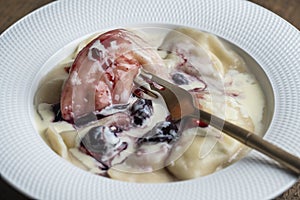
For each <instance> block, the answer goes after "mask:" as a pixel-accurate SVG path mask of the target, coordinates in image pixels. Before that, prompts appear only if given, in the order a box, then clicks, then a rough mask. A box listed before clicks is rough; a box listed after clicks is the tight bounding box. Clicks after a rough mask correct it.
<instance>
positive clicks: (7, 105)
mask: <svg viewBox="0 0 300 200" xmlns="http://www.w3.org/2000/svg"><path fill="white" fill-rule="evenodd" d="M146 23H148V24H149V23H150V24H151V23H156V24H157V23H158V24H161V23H168V24H177V25H184V26H190V27H195V28H198V29H201V30H204V31H208V32H210V33H213V34H217V35H219V36H221V37H223V38H225V39H227V40H228V41H230V42H233V43H235V44H236V45H238V46H239V47H241V48H242V49H244V50H245V51H246V52H248V53H249V54H250V55H251V56H252V57H254V58H255V59H256V61H257V62H258V63H259V64H260V65H261V66H262V67H263V69H264V71H265V72H266V74H267V76H268V77H269V78H270V82H271V84H272V87H273V89H274V95H275V112H274V118H273V120H272V123H271V126H270V128H269V130H268V132H267V134H266V135H265V139H267V140H269V141H271V142H273V143H274V144H276V145H279V146H280V147H282V148H284V149H286V150H287V151H289V152H291V153H293V154H295V155H297V156H300V145H299V144H300V137H299V128H300V126H299V123H300V101H299V99H300V89H299V82H300V74H299V71H300V66H299V63H300V62H299V61H300V34H299V31H298V30H297V29H296V28H294V27H292V26H291V25H290V24H288V23H287V22H286V21H284V20H282V19H281V18H280V17H278V16H276V15H274V14H273V13H271V12H269V11H267V10H265V9H263V8H261V7H258V6H256V5H254V4H252V3H249V2H247V1H237V0H231V1H229V0H228V1H224V0H202V1H199V0H189V1H181V0H168V1H159V0H153V1H149V0H133V1H118V0H110V1H99V0H90V1H86V0H77V1H73V0H64V1H57V2H54V3H51V4H50V5H48V6H45V7H43V8H41V9H39V10H37V11H36V12H34V13H32V14H30V15H29V16H27V17H25V18H24V19H22V20H21V21H19V22H18V23H16V24H15V25H14V26H12V27H11V28H9V29H8V30H7V31H5V32H4V33H3V34H2V35H1V43H0V44H1V49H0V60H1V63H0V67H1V74H0V80H1V84H0V87H1V90H0V95H1V99H0V107H1V116H2V117H1V120H0V130H1V137H0V146H1V154H0V168H1V176H3V177H4V178H5V179H6V180H8V181H9V182H10V183H12V184H13V185H14V186H15V187H17V188H18V189H20V190H21V191H23V192H25V193H26V194H28V195H30V196H32V197H35V198H38V199H174V200H175V199H269V198H272V197H275V196H277V195H279V194H280V193H282V192H283V191H285V190H286V189H288V188H289V187H291V185H292V184H293V183H295V181H296V180H297V177H296V176H293V175H291V174H289V173H287V172H286V171H284V170H282V169H280V168H279V167H276V165H275V164H273V161H272V160H270V159H268V158H267V157H265V156H263V155H261V154H259V153H257V152H251V153H250V154H249V155H248V156H247V157H246V158H244V159H242V160H241V161H239V162H238V163H236V164H234V165H232V166H230V167H228V168H226V169H224V170H221V171H219V172H217V173H214V174H212V175H209V176H206V177H203V178H199V179H195V180H189V181H183V182H176V183H170V184H136V183H126V182H120V181H114V180H110V179H106V178H102V177H99V176H95V175H93V174H90V173H87V172H84V171H82V170H80V169H79V168H76V167H74V166H73V165H71V164H69V163H68V162H67V161H65V160H63V159H61V158H60V157H58V156H57V155H56V154H55V153H54V152H53V151H52V150H50V148H49V147H48V146H47V145H46V144H45V143H44V142H43V141H42V139H41V137H40V136H39V135H38V133H37V132H36V131H35V129H34V126H33V124H32V121H31V119H30V116H31V114H30V112H31V110H30V109H29V108H30V106H29V105H30V104H32V102H31V100H32V96H31V95H28V94H29V92H28V91H31V89H32V88H34V85H33V83H32V80H33V79H35V77H36V74H37V73H38V72H39V71H40V68H41V66H43V65H44V63H45V62H46V61H47V60H48V59H49V58H50V57H51V56H52V55H53V54H55V53H56V52H57V51H58V50H60V49H61V48H62V47H64V46H65V45H67V44H68V43H70V42H72V41H74V40H76V39H78V38H80V37H82V36H85V35H87V34H90V33H93V32H96V31H99V30H103V29H109V28H111V27H118V26H127V25H134V24H146Z"/></svg>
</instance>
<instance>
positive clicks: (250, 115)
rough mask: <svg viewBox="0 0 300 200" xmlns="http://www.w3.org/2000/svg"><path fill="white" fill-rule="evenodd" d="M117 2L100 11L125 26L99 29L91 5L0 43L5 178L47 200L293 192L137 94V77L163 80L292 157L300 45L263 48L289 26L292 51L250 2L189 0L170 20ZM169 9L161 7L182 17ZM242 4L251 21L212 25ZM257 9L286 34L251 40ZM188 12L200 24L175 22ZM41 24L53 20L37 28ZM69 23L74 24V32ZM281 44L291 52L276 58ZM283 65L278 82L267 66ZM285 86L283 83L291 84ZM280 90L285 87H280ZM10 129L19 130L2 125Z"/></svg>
mask: <svg viewBox="0 0 300 200" xmlns="http://www.w3.org/2000/svg"><path fill="white" fill-rule="evenodd" d="M114 3H116V2H110V3H109V4H107V6H108V5H109V7H108V8H113V7H114V8H118V9H121V8H122V7H123V6H125V7H126V8H128V9H126V12H125V17H124V18H121V17H116V19H114V18H113V17H111V16H118V15H110V17H108V18H103V21H102V22H101V23H99V22H96V21H97V20H98V17H96V16H99V13H101V12H100V11H99V10H97V9H95V8H99V4H100V3H99V2H97V1H93V2H91V4H87V3H86V2H84V1H82V2H80V3H79V4H75V3H73V2H72V1H65V2H55V3H53V4H50V5H49V6H47V7H46V8H47V9H44V10H43V9H42V10H40V11H37V12H36V13H35V14H33V15H32V16H29V17H27V18H25V19H24V20H23V21H21V22H20V23H19V25H18V24H17V25H15V26H14V27H12V28H11V29H10V30H8V31H7V32H5V34H3V36H2V38H3V41H4V42H5V44H6V45H7V46H8V47H9V48H11V49H12V51H7V52H6V53H5V54H2V55H5V59H4V63H5V65H10V66H16V70H17V71H18V73H15V71H13V70H11V69H7V68H3V69H4V71H5V74H6V75H5V76H4V75H3V81H4V85H5V89H3V90H2V91H3V93H2V94H3V95H4V94H5V95H6V97H5V99H4V98H1V100H2V99H3V102H2V105H5V107H4V106H3V110H4V112H5V113H6V116H7V118H6V119H4V120H3V121H2V122H1V123H3V126H2V127H6V129H7V130H8V131H7V134H5V135H4V137H3V138H2V139H3V140H4V138H5V141H6V144H5V142H4V141H3V143H4V144H5V145H4V148H5V150H8V151H4V154H3V155H2V158H3V159H2V161H1V166H3V174H4V176H5V178H6V179H7V180H8V181H10V182H12V183H13V184H14V185H15V186H16V187H17V188H20V189H21V190H23V191H25V192H26V193H27V194H28V195H31V196H33V197H36V198H43V199H44V198H49V199H55V198H74V199H76V198H91V199H92V198H98V197H103V198H107V199H116V198H117V199H118V198H121V197H124V196H125V198H136V197H137V196H138V197H143V198H144V197H145V198H149V199H150V198H151V199H153V198H158V199H162V198H167V197H168V198H170V197H172V198H175V199H176V198H179V199H180V198H182V197H183V196H185V197H186V196H188V195H193V196H197V197H199V198H200V197H202V198H221V197H222V198H224V197H225V196H226V195H227V196H228V195H229V194H226V191H231V193H230V197H232V198H234V199H240V198H242V197H249V196H251V195H252V196H251V197H253V199H255V198H268V197H270V196H271V197H274V195H276V192H278V191H279V190H278V189H279V188H281V190H280V191H282V190H283V189H285V188H286V187H288V186H290V185H291V184H292V183H294V182H295V180H296V178H297V177H295V176H294V175H292V174H290V173H288V172H286V171H285V170H283V169H281V168H280V167H279V166H278V165H277V164H276V163H275V162H273V161H272V160H270V159H269V158H267V157H266V156H264V155H262V154H259V153H258V152H254V151H251V152H250V153H249V149H248V148H247V147H245V146H244V145H243V144H241V143H239V142H238V141H236V140H234V139H233V138H231V137H229V136H227V135H226V134H223V133H222V132H220V131H218V130H216V129H215V128H214V127H211V126H210V125H209V124H207V123H203V122H202V121H200V120H199V119H195V118H194V119H192V118H189V119H187V120H184V121H180V122H173V121H172V120H170V117H169V115H170V114H169V111H168V109H167V106H166V104H165V102H164V100H163V98H162V97H161V96H160V95H159V94H158V93H154V94H155V95H151V94H149V93H146V92H145V90H143V87H147V84H148V83H147V81H146V80H145V79H143V78H141V76H140V74H141V70H146V71H148V72H150V73H152V74H154V75H156V76H159V77H162V78H163V79H164V80H166V81H168V82H170V83H172V84H174V85H177V86H179V87H181V88H183V89H185V90H187V91H189V92H190V94H191V95H192V96H193V98H194V100H195V104H196V106H197V107H198V108H200V109H203V110H205V111H208V112H210V113H213V114H214V115H216V116H218V117H221V118H224V119H226V120H227V121H230V122H232V123H234V124H236V125H238V126H240V127H243V128H244V129H247V130H249V131H251V132H254V133H255V134H257V135H260V136H262V137H264V138H265V139H267V140H269V141H271V142H273V143H275V144H277V145H278V146H280V147H282V148H285V149H287V150H289V151H290V152H292V153H294V154H295V155H297V152H299V151H298V150H297V148H298V149H299V147H297V141H298V140H299V139H298V138H297V137H296V135H295V133H294V132H293V131H292V127H295V126H296V124H297V123H296V122H297V119H298V118H299V116H298V115H297V116H294V115H292V113H293V112H294V111H295V109H296V110H297V109H298V107H297V106H296V105H297V104H298V101H297V100H296V99H297V95H298V94H299V91H298V90H297V88H296V87H293V86H294V85H295V83H296V82H295V81H297V79H299V76H298V75H297V73H294V72H295V70H296V68H295V66H296V65H294V64H295V63H296V61H297V56H298V54H297V53H296V51H295V49H297V48H296V47H295V46H297V44H298V43H297V42H294V43H293V44H292V45H286V44H285V43H286V42H287V40H280V41H281V42H280V44H276V45H277V46H275V44H274V43H273V42H272V41H273V40H275V39H276V38H278V37H282V35H280V33H281V32H282V34H283V32H284V30H286V29H288V30H290V32H291V35H292V36H291V38H292V40H299V37H296V36H294V35H296V33H295V30H293V29H292V28H291V27H289V26H288V25H285V22H283V21H282V20H281V19H280V18H278V17H276V16H274V15H272V14H270V13H268V12H265V11H264V10H261V9H260V8H257V7H255V6H253V5H252V4H250V3H246V2H239V3H237V2H235V3H232V2H231V3H232V4H230V3H224V2H222V3H221V2H220V1H212V2H211V3H205V2H198V4H199V10H195V9H192V8H190V7H189V8H185V9H188V10H191V11H192V12H191V13H189V14H185V15H182V16H183V17H182V18H180V19H178V20H179V21H176V20H177V19H176V18H173V17H172V16H171V15H170V14H168V13H169V12H158V11H155V9H154V8H158V6H159V4H156V3H153V4H151V5H153V7H152V6H151V7H147V4H146V2H140V3H137V4H134V3H132V8H129V7H128V6H129V5H127V4H126V5H123V6H122V5H119V4H118V5H115V4H114ZM194 3H196V2H194ZM120 4H122V3H120ZM177 4H178V5H177ZM179 4H181V3H180V2H176V6H175V5H174V6H172V7H170V8H168V6H170V2H166V3H162V5H161V6H162V8H164V9H167V10H169V9H171V8H172V9H171V10H172V11H171V10H170V13H172V12H173V11H174V10H175V11H176V12H179V13H181V12H182V10H180V9H179V7H180V6H179ZM200 4H201V5H202V7H201V6H200ZM219 5H222V6H221V7H219ZM228 5H230V8H229V7H227V6H228ZM240 5H243V6H244V8H245V10H249V16H248V15H246V14H240V15H241V16H242V15H243V17H244V18H243V19H242V20H243V22H244V23H243V25H242V26H238V25H237V24H239V23H237V22H233V21H230V20H225V21H224V20H223V21H222V17H221V16H228V15H227V14H228V10H231V9H233V10H238V7H239V6H240ZM102 6H103V5H102ZM139 6H140V7H142V8H143V9H145V12H144V13H152V14H153V13H156V14H157V15H152V14H151V15H149V16H148V15H147V16H145V17H143V18H138V17H133V16H131V15H133V14H134V13H136V12H130V11H129V10H132V9H133V10H134V9H138V8H139ZM189 6H191V5H189ZM79 8H84V9H88V10H89V11H90V12H88V13H87V12H83V11H81V10H80V9H79ZM197 8H198V7H197ZM214 8H218V9H217V11H214V13H215V15H213V16H211V15H210V14H208V13H206V12H205V11H207V10H211V9H212V10H215V9H214ZM78 9H79V10H78ZM101 9H104V8H103V7H102V8H101ZM62 10H64V11H65V12H64V14H63V15H64V16H66V18H64V19H63V20H62V21H59V20H57V19H58V17H59V16H57V17H55V16H56V15H54V14H53V13H62V12H61V11H62ZM75 11H76V12H75ZM106 12H107V13H108V12H109V11H107V10H106ZM111 12H116V11H111ZM255 12H258V13H261V14H260V16H261V17H262V18H265V19H267V20H270V19H272V20H277V21H278V23H282V30H281V32H279V33H278V34H277V35H276V34H275V35H274V36H272V37H267V36H268V34H266V35H263V34H262V33H259V34H258V33H257V32H258V30H255V27H256V28H257V27H259V26H258V25H255V24H253V22H254V21H255V22H256V23H258V22H257V21H259V20H258V19H256V18H255V19H251V16H252V15H253V13H255ZM74 13H81V15H82V18H79V16H81V15H77V14H76V15H75V14H74ZM159 13H160V14H159ZM162 13H163V14H162ZM196 13H206V14H203V19H199V18H198V17H196V18H197V20H196V18H195V19H194V20H191V21H189V20H188V19H190V18H189V17H184V16H191V17H195V16H197V14H196ZM238 13H240V12H238ZM160 15H161V18H156V17H155V16H160ZM45 16H47V17H49V18H47V19H48V21H47V22H46V24H44V25H43V26H42V24H41V23H40V22H41V21H43V19H45ZM152 17H153V18H152ZM96 18H97V20H96ZM233 18H234V16H233V15H230V19H233ZM241 18H242V17H241ZM34 19H36V20H37V21H32V20H34ZM160 19H163V21H160ZM204 19H205V20H204ZM217 19H218V23H217V24H214V22H216V20H217ZM252 20H253V21H252ZM78 22H80V24H81V25H78V26H76V24H77V23H78ZM125 22H126V23H125ZM221 22H222V23H221ZM246 22H252V23H251V24H249V23H248V24H247V23H246ZM223 23H225V24H226V23H227V25H226V27H225V28H224V27H223V28H222V24H223ZM67 24H69V25H67ZM258 24H259V23H258ZM24 26H30V27H32V30H31V31H28V33H27V32H25V33H24V34H29V35H30V34H35V35H37V37H33V36H30V37H29V36H28V40H27V41H25V42H24V43H20V42H19V40H20V37H19V36H18V34H20V31H21V30H23V27H24ZM54 26H55V27H57V28H59V29H58V30H59V31H58V32H55V31H54V29H53V27H54ZM273 26H274V25H272V24H268V25H264V27H265V28H266V29H272V28H273ZM40 27H43V28H41V29H40ZM233 28H235V29H233ZM233 30H236V31H233ZM245 30H247V33H245V32H243V31H245ZM249 30H252V32H251V34H250V32H249ZM260 30H261V29H260ZM46 33H47V34H46ZM252 33H253V34H252ZM254 33H256V34H257V35H254ZM293 34H294V35H293ZM286 37H287V36H286ZM11 38H13V39H14V40H11ZM51 38H52V39H51ZM258 38H259V39H258ZM270 38H272V39H270ZM50 39H51V40H50ZM257 40H259V42H258V41H257ZM17 44H18V45H17ZM289 44H290V43H289ZM20 45H21V48H17V49H16V46H20ZM33 46H34V47H35V48H34V49H32V48H31V47H33ZM274 46H275V47H276V53H274V50H273V49H275V47H274ZM282 46H285V48H290V49H291V51H284V52H283V51H282V50H280V49H281V47H282ZM265 49H266V50H265ZM269 51H270V52H269ZM286 52H288V53H286ZM279 53H280V54H279ZM282 54H284V56H282V57H281V63H282V62H284V60H285V61H286V62H284V63H285V64H286V67H288V68H289V70H285V71H284V72H283V71H282V70H279V71H278V68H276V69H275V67H274V66H277V65H278V63H277V64H274V63H276V62H275V57H276V56H277V57H278V56H280V55H282ZM286 54H287V55H286ZM15 55H19V56H18V57H15ZM262 55H264V56H262ZM271 55H272V56H273V55H275V57H274V58H272V57H271ZM30 57H32V58H33V59H29V58H30ZM298 57H299V56H298ZM12 58H14V59H12ZM267 58H268V59H267ZM22 63H23V64H24V63H25V65H26V67H22V65H21V64H22ZM13 73H14V74H15V76H12V74H13ZM23 74H26V76H23ZM277 74H280V76H279V75H277ZM291 76H293V80H290V79H288V78H289V77H291ZM12 77H13V78H12ZM278 80H281V84H283V85H284V87H289V88H291V90H284V89H282V86H281V84H278ZM12 88H15V90H12ZM295 94H296V95H295ZM283 95H284V96H285V98H282V96H283ZM279 105H280V106H279ZM283 111H284V114H283ZM12 120H13V121H16V123H15V124H14V126H12V127H10V125H9V124H11V123H12ZM287 120H288V121H289V123H288V124H287V123H286V122H287ZM279 122H280V123H279ZM283 130H285V132H283ZM8 133H10V136H8V135H9V134H8ZM12 133H14V134H12ZM21 135H22V137H20V136H21ZM16 138H19V139H18V140H17V139H16ZM20 138H21V139H20ZM287 143H288V144H289V145H287ZM21 155H22V156H21ZM12 166H13V167H12ZM9 169H13V170H9ZM12 171H14V175H13V174H12ZM24 171H26V172H27V173H26V174H27V175H23V174H24ZM1 173H2V172H1ZM20 174H22V175H20ZM18 177H19V178H18ZM274 179H276V180H280V181H279V183H278V185H275V186H270V185H269V184H268V183H269V182H270V181H271V182H272V181H274ZM227 181H228V182H227ZM258 182H259V183H258ZM29 183H30V184H29ZM225 183H226V184H225ZM98 188H99V189H98ZM108 188H109V189H108ZM199 188H200V190H201V191H202V192H201V193H199ZM265 189H266V190H265ZM114 191H118V192H114ZM216 191H219V192H216ZM275 191H276V192H275ZM50 193H51V194H50Z"/></svg>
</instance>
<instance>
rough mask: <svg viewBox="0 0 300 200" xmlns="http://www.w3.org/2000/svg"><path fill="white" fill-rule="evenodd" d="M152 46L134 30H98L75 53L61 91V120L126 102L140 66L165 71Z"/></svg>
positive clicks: (148, 69)
mask: <svg viewBox="0 0 300 200" xmlns="http://www.w3.org/2000/svg"><path fill="white" fill-rule="evenodd" d="M163 65H164V63H163V61H162V59H161V58H160V56H159V55H158V54H157V52H156V51H155V49H154V48H153V47H151V46H150V45H149V44H148V43H147V42H145V41H144V40H143V39H142V38H140V37H139V36H137V35H136V34H134V33H133V32H130V31H127V30H123V29H116V30H112V31H109V32H106V33H103V34H101V35H100V36H98V37H97V38H96V39H94V40H93V41H92V42H90V43H89V44H87V46H86V47H84V48H83V49H82V50H81V51H80V52H79V54H78V55H77V57H76V59H75V61H74V63H73V65H72V67H71V69H70V74H69V77H68V79H67V80H66V82H65V84H64V86H63V89H62V94H61V101H60V102H61V113H62V117H63V119H64V120H67V121H70V122H72V121H73V120H74V119H76V118H78V117H80V116H82V115H84V114H87V113H90V112H93V111H100V110H102V109H103V108H105V107H106V106H109V105H112V104H124V103H127V102H128V99H129V97H130V95H131V92H132V91H131V90H132V87H133V79H134V78H135V77H136V76H137V74H138V72H139V68H141V67H142V68H144V69H145V70H147V71H149V72H151V73H154V74H159V75H162V76H166V75H164V74H165V73H164V70H163Z"/></svg>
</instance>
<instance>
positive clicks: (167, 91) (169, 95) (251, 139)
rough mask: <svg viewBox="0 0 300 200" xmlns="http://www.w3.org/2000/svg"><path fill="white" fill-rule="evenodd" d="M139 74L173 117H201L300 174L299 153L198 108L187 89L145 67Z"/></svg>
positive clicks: (175, 119) (177, 118) (173, 118)
mask: <svg viewBox="0 0 300 200" xmlns="http://www.w3.org/2000/svg"><path fill="white" fill-rule="evenodd" d="M140 76H141V77H142V79H143V80H144V81H146V82H147V83H148V84H149V86H150V89H151V90H153V91H156V92H158V93H159V94H160V95H161V96H162V97H163V99H164V101H165V103H166V105H167V107H168V110H169V112H170V118H171V120H172V121H174V122H178V121H179V120H181V119H183V118H185V117H191V118H196V119H200V120H201V121H203V122H205V123H207V124H209V125H210V126H212V127H214V128H217V129H218V130H220V131H222V132H224V133H226V134H227V135H229V136H231V137H233V138H234V139H236V140H238V141H239V142H241V143H243V144H245V145H247V146H248V147H250V148H252V149H255V150H257V151H259V152H261V153H263V154H265V155H267V156H269V157H270V158H272V159H274V160H275V161H277V162H278V163H280V164H281V165H282V166H284V167H286V168H287V169H289V170H291V171H292V172H294V173H296V174H297V175H299V174H300V159H299V158H298V157H296V156H294V155H292V154H290V153H288V152H287V151H285V150H283V149H281V148H279V147H278V146H275V145H274V144H272V143H270V142H268V141H266V140H264V139H263V138H261V137H259V136H258V135H256V134H254V133H252V132H250V131H248V130H246V129H244V128H241V127H239V126H237V125H234V124H233V123H230V122H228V121H226V120H224V119H221V118H219V117H217V116H215V115H212V114H211V113H208V112H206V111H204V110H200V109H198V108H196V107H195V106H194V105H195V104H194V99H193V97H192V95H191V94H190V93H189V92H188V91H186V90H184V89H182V88H180V87H178V86H176V85H174V84H172V83H170V82H168V81H166V80H164V79H162V78H159V77H158V76H156V75H154V74H151V73H149V72H146V71H145V70H142V71H141V73H140ZM142 88H143V90H144V91H146V92H147V93H148V94H149V93H150V94H151V90H149V89H147V87H144V86H142ZM152 93H153V92H152Z"/></svg>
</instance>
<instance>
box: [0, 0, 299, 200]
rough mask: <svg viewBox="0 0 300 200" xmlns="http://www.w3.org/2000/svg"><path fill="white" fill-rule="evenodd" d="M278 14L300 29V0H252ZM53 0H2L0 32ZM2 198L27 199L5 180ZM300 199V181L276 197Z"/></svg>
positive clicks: (1, 186) (278, 198)
mask: <svg viewBox="0 0 300 200" xmlns="http://www.w3.org/2000/svg"><path fill="white" fill-rule="evenodd" d="M251 1H252V2H254V3H256V4H259V5H261V6H263V7H265V8H267V9H269V10H271V11H273V12H275V13H276V14H278V15H280V16H281V17H283V18H284V19H286V20H287V21H288V22H290V23H291V24H293V25H294V26H295V27H297V28H298V29H299V30H300V0H251ZM50 2H52V0H0V19H1V21H0V33H2V32H3V31H4V30H5V29H7V28H8V27H9V26H10V25H12V24H13V23H15V22H16V21H17V20H19V19H20V18H22V17H23V16H25V15H27V14H28V13H30V12H31V11H33V10H35V9H37V8H39V7H41V6H43V5H45V4H47V3H50ZM0 188H1V192H0V199H2V200H4V199H26V197H25V196H23V195H22V194H21V193H19V192H18V191H16V190H15V189H13V188H12V187H11V186H9V185H8V184H7V183H6V182H5V181H3V180H2V178H1V181H0ZM283 199H295V200H296V199H300V181H298V182H297V183H296V184H295V185H294V186H293V187H291V188H290V189H289V190H287V191H286V192H284V193H283V194H282V195H280V196H279V197H277V198H276V200H283Z"/></svg>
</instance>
